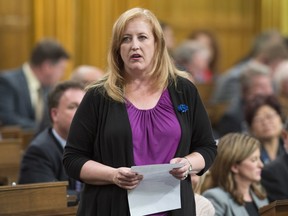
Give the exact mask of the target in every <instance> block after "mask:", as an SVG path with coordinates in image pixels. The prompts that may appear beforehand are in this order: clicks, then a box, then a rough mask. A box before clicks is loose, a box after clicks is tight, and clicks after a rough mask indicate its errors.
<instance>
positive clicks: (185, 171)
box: [170, 158, 190, 180]
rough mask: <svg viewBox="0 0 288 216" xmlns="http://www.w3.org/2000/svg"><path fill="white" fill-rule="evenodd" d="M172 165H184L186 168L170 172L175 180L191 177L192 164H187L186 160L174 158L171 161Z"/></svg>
mask: <svg viewBox="0 0 288 216" xmlns="http://www.w3.org/2000/svg"><path fill="white" fill-rule="evenodd" d="M170 163H171V164H175V163H182V164H184V166H182V167H180V168H174V169H172V170H171V171H170V174H172V175H173V176H174V177H175V178H177V179H179V180H184V179H186V178H187V177H188V176H189V166H190V164H189V163H188V162H187V159H186V158H173V159H172V160H171V161H170Z"/></svg>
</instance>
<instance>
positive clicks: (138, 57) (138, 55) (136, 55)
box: [130, 53, 142, 60]
mask: <svg viewBox="0 0 288 216" xmlns="http://www.w3.org/2000/svg"><path fill="white" fill-rule="evenodd" d="M130 58H131V59H133V60H138V59H140V58H142V56H141V55H140V54H138V53H135V54H132V55H131V56H130Z"/></svg>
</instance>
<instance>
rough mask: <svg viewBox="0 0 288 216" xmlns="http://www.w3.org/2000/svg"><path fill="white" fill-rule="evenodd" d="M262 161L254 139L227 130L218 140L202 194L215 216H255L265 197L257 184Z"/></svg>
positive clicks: (256, 141) (266, 202) (265, 200)
mask: <svg viewBox="0 0 288 216" xmlns="http://www.w3.org/2000/svg"><path fill="white" fill-rule="evenodd" d="M262 168H263V163H262V161H261V159H260V143H259V141H258V140H257V139H255V138H253V137H250V136H248V135H245V134H240V133H229V134H227V135H225V136H223V137H221V138H220V139H219V143H218V155H217V157H216V159H215V161H214V164H213V166H212V167H211V169H210V177H211V179H210V180H211V181H208V183H209V184H210V185H209V186H208V188H210V189H208V190H206V191H205V192H204V193H203V196H204V197H206V198H208V199H209V200H210V201H211V202H212V204H213V205H214V207H215V210H216V213H215V215H216V216H217V215H219V216H230V215H231V216H232V215H241V216H248V215H250V216H255V215H259V214H258V209H259V208H260V207H262V206H264V205H266V204H268V200H267V198H266V194H265V193H264V191H263V190H262V187H261V185H260V183H259V182H260V180H261V171H262Z"/></svg>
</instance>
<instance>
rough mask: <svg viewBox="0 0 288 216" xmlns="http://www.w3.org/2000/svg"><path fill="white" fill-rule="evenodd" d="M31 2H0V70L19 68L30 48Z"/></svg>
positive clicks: (27, 0)
mask: <svg viewBox="0 0 288 216" xmlns="http://www.w3.org/2000/svg"><path fill="white" fill-rule="evenodd" d="M31 11H32V1H31V0H21V1H19V0H9V1H7V0H0V44H1V45H0V47H1V52H0V70H4V69H8V68H15V67H19V66H20V65H21V64H23V62H24V61H26V60H27V57H28V54H29V50H30V47H31V43H32V41H31V33H32V20H31V16H30V14H31Z"/></svg>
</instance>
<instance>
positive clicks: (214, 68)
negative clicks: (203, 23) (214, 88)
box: [188, 29, 220, 81]
mask: <svg viewBox="0 0 288 216" xmlns="http://www.w3.org/2000/svg"><path fill="white" fill-rule="evenodd" d="M188 40H196V41H198V42H200V43H201V44H203V45H204V46H205V47H206V48H207V49H208V50H209V52H210V58H209V65H208V67H207V69H206V71H205V74H206V76H207V77H209V78H210V80H211V81H212V80H213V79H214V76H215V75H216V74H217V73H218V72H219V71H218V64H219V55H220V52H219V44H218V40H217V38H216V36H215V34H214V33H213V32H212V31H210V30H208V29H198V30H195V31H193V32H192V33H191V34H190V35H189V36H188Z"/></svg>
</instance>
